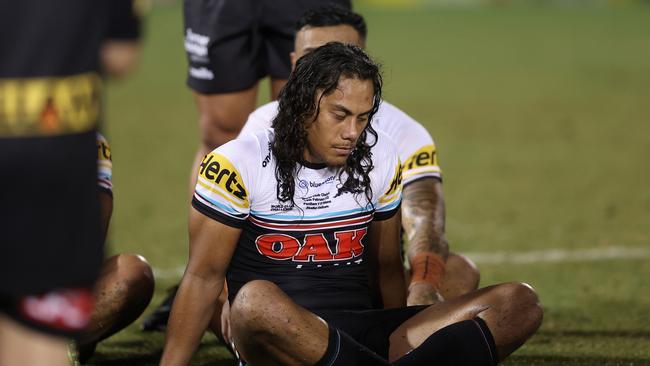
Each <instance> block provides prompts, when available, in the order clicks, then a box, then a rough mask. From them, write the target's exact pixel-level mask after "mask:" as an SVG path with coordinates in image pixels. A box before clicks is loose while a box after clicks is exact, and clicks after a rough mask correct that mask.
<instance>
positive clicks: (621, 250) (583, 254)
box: [462, 247, 650, 264]
mask: <svg viewBox="0 0 650 366" xmlns="http://www.w3.org/2000/svg"><path fill="white" fill-rule="evenodd" d="M462 254H464V255H466V256H467V257H469V258H470V259H472V260H473V261H474V262H476V263H477V264H481V263H483V264H530V263H562V262H593V261H602V260H608V259H640V258H648V257H650V248H630V247H607V248H594V249H576V250H566V249H547V250H536V251H528V252H516V251H515V252H506V251H504V252H468V253H462Z"/></svg>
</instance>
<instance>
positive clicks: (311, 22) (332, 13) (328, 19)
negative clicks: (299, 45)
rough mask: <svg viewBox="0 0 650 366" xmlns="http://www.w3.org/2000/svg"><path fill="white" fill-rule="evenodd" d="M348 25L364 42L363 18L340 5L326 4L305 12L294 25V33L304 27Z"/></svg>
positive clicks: (364, 25)
mask: <svg viewBox="0 0 650 366" xmlns="http://www.w3.org/2000/svg"><path fill="white" fill-rule="evenodd" d="M337 25H349V26H351V27H352V28H354V29H355V30H356V31H357V32H358V33H359V35H360V36H361V39H362V40H363V41H364V42H365V40H366V36H367V35H368V27H366V21H365V20H364V19H363V17H362V16H361V15H359V14H357V13H355V12H353V11H352V10H350V9H347V8H344V7H342V6H340V5H335V4H328V5H324V6H320V7H317V8H312V9H309V10H307V11H306V12H305V13H304V14H303V15H302V17H300V19H298V22H297V23H296V31H299V30H301V29H302V28H304V27H334V26H337Z"/></svg>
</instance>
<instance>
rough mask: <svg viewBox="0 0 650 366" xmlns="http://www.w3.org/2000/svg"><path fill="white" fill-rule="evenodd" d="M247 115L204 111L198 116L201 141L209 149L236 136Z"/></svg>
mask: <svg viewBox="0 0 650 366" xmlns="http://www.w3.org/2000/svg"><path fill="white" fill-rule="evenodd" d="M246 118H247V116H238V115H229V114H227V113H217V112H215V111H212V110H211V111H206V112H203V113H201V116H200V118H199V130H200V132H201V142H202V143H203V146H204V147H206V148H207V149H208V150H209V151H212V150H214V149H216V148H217V147H219V146H221V145H223V144H224V143H226V142H228V141H230V140H232V139H234V138H235V137H237V135H238V134H239V132H240V131H241V129H242V127H243V126H244V123H245V122H246Z"/></svg>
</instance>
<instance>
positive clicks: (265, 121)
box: [239, 101, 278, 136]
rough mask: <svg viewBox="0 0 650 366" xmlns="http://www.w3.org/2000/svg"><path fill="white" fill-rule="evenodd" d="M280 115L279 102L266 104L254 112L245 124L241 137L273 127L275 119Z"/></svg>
mask: <svg viewBox="0 0 650 366" xmlns="http://www.w3.org/2000/svg"><path fill="white" fill-rule="evenodd" d="M277 113H278V102H277V101H272V102H269V103H266V104H264V105H262V106H260V107H259V108H257V109H256V110H254V111H253V112H252V113H251V114H250V115H248V119H247V120H246V123H245V124H244V127H243V128H242V130H241V132H240V134H239V136H243V135H246V134H249V133H251V132H254V131H259V130H264V129H267V128H269V127H271V122H272V121H273V118H275V116H276V115H277Z"/></svg>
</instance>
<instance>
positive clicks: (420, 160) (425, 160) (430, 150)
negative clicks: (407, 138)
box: [404, 145, 438, 171]
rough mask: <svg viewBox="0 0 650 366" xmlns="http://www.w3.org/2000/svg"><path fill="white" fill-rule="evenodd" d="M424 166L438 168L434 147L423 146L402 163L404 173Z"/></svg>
mask: <svg viewBox="0 0 650 366" xmlns="http://www.w3.org/2000/svg"><path fill="white" fill-rule="evenodd" d="M425 166H438V155H437V154H436V147H435V145H426V146H423V147H422V148H420V149H419V150H418V151H416V152H414V153H413V154H412V155H411V156H410V157H409V158H408V159H406V161H405V162H404V170H405V171H409V170H411V169H415V168H421V167H425Z"/></svg>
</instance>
